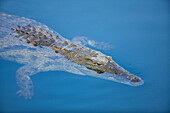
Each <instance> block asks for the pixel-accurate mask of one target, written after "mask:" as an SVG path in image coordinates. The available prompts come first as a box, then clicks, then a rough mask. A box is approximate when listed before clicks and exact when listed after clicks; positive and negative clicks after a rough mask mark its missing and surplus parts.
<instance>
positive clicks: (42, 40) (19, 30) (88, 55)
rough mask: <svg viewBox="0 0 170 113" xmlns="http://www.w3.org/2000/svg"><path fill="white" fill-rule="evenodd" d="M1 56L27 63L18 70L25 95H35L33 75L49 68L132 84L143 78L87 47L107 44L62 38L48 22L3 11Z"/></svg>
mask: <svg viewBox="0 0 170 113" xmlns="http://www.w3.org/2000/svg"><path fill="white" fill-rule="evenodd" d="M0 22H1V26H0V56H1V57H2V58H4V59H7V60H12V61H16V62H18V63H22V64H25V66H23V67H21V68H20V69H18V71H17V73H16V78H17V83H18V85H19V87H20V88H21V90H20V91H19V92H18V93H20V95H23V96H25V98H31V97H32V95H33V85H32V81H31V79H30V76H32V75H34V74H36V73H38V72H40V71H49V70H59V71H67V72H70V73H75V74H79V75H89V76H94V77H98V78H103V79H108V80H112V81H116V82H121V83H124V84H128V85H131V86H139V85H142V84H143V80H142V79H141V78H140V77H137V76H136V75H133V74H131V73H130V72H128V71H126V70H125V69H123V68H122V67H120V66H119V65H118V64H117V63H116V62H115V61H113V59H112V58H111V57H110V56H106V55H104V54H103V53H101V52H99V51H95V50H92V49H90V48H88V47H85V45H86V44H89V45H91V46H94V47H99V48H101V47H102V46H103V47H105V48H107V46H105V45H102V44H100V43H97V42H95V41H91V40H87V39H86V38H84V37H82V38H74V39H73V40H72V41H70V40H68V39H65V38H63V37H62V36H61V35H60V34H58V33H57V32H55V31H53V30H50V29H49V28H48V27H47V26H46V25H43V24H41V23H39V22H36V21H34V20H31V19H27V18H24V17H17V16H12V15H7V14H5V13H0Z"/></svg>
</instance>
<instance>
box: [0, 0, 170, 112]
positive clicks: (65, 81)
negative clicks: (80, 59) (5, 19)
mask: <svg viewBox="0 0 170 113" xmlns="http://www.w3.org/2000/svg"><path fill="white" fill-rule="evenodd" d="M169 8H170V2H169V1H168V0H123V1H122V0H121V1H119V0H110V1H109V0H102V1H101V0H84V1H82V0H69V1H68V0H48V1H47V0H35V1H33V0H25V1H24V0H4V1H0V11H2V12H4V13H7V14H12V15H18V16H24V17H27V18H31V19H34V20H37V21H39V22H41V23H43V24H46V25H47V26H49V27H50V28H52V29H54V30H55V31H57V32H58V33H60V34H61V35H62V36H64V37H65V38H68V39H72V38H73V37H75V36H86V37H88V38H89V39H92V40H95V41H98V42H110V43H111V44H113V45H114V46H115V48H114V49H112V50H107V51H102V52H103V53H105V54H107V55H110V56H112V57H113V59H114V60H115V61H116V62H117V63H118V64H119V65H121V66H122V67H124V68H125V69H127V70H128V71H130V72H132V73H134V74H136V75H138V76H140V77H142V78H143V79H144V81H145V84H144V85H142V86H139V87H132V86H128V85H124V84H120V83H116V82H113V81H108V80H103V79H99V78H93V77H89V76H80V75H75V74H71V73H67V72H62V71H55V72H41V73H38V74H36V75H34V76H32V77H31V79H32V81H33V83H34V96H33V98H32V99H31V100H25V99H24V98H23V97H20V98H18V97H17V95H16V94H15V93H16V92H17V91H18V90H19V87H18V86H17V84H16V80H15V73H16V70H17V69H18V68H19V67H21V66H23V65H21V64H17V63H15V62H10V61H5V60H3V59H1V60H0V112H68V113H70V112H74V113H75V112H78V113H80V112H92V113H95V112H103V113H106V112H127V113H128V112H134V113H135V112H168V111H169V112H170V82H169V80H170V79H169V78H170V77H169V76H170V74H169V68H168V64H169V62H168V61H169V60H168V58H169V54H168V50H169V48H168V47H169V39H168V38H169V37H170V34H169V30H170V27H169V25H170V21H169V20H170V11H169Z"/></svg>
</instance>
